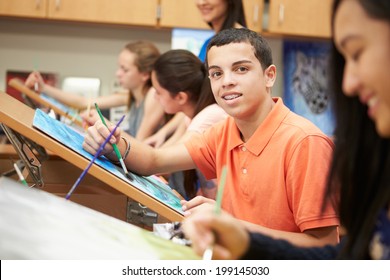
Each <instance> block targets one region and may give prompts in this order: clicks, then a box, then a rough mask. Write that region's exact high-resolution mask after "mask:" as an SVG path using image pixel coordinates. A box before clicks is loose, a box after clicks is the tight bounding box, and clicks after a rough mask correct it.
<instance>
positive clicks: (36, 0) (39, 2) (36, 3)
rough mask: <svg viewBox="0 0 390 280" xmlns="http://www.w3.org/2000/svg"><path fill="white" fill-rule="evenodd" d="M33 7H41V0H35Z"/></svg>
mask: <svg viewBox="0 0 390 280" xmlns="http://www.w3.org/2000/svg"><path fill="white" fill-rule="evenodd" d="M35 8H36V9H37V10H39V9H40V8H41V0H35Z"/></svg>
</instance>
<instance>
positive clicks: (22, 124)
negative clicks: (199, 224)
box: [0, 91, 183, 221]
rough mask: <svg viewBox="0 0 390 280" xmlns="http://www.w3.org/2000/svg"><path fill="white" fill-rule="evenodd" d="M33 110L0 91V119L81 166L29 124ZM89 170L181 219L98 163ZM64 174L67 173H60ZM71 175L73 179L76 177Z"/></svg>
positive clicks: (166, 215)
mask: <svg viewBox="0 0 390 280" xmlns="http://www.w3.org/2000/svg"><path fill="white" fill-rule="evenodd" d="M34 113H35V111H34V110H33V109H32V108H30V107H28V106H27V105H25V104H23V103H22V102H20V101H18V100H17V99H15V98H13V97H12V96H10V95H8V94H6V93H4V92H1V91H0V122H2V123H3V124H5V125H6V126H8V127H9V128H11V129H13V130H14V131H16V132H18V133H20V134H21V135H23V136H25V137H27V138H29V139H30V140H32V141H34V142H36V143H37V144H38V145H41V146H42V147H44V148H45V149H47V150H49V151H51V152H53V153H54V154H56V155H57V156H59V157H61V158H63V159H64V160H66V161H67V162H69V163H71V164H72V165H74V166H76V167H78V168H80V169H81V170H83V169H84V168H85V167H86V166H87V165H88V163H89V161H88V160H87V159H86V158H84V157H82V156H81V155H79V154H77V153H75V152H74V151H73V150H71V149H69V148H67V147H66V146H64V145H63V144H61V143H60V142H58V141H56V140H54V139H52V138H50V137H49V136H47V135H46V134H44V133H42V132H40V131H38V130H37V129H35V128H34V127H33V118H34ZM81 170H80V172H81ZM89 174H90V175H92V176H93V177H95V178H96V179H98V180H100V181H101V182H103V183H105V184H106V185H108V186H110V187H111V188H113V189H115V190H117V191H118V192H120V193H122V194H124V195H126V196H127V197H130V198H132V199H134V200H135V201H138V202H139V203H141V204H142V205H144V206H146V207H148V208H150V209H151V210H153V211H155V212H156V213H158V214H159V215H161V216H162V217H164V218H166V219H168V220H169V221H181V220H182V219H183V215H182V214H181V213H179V212H177V211H175V210H174V209H172V208H170V207H168V206H167V205H165V204H163V203H162V202H160V201H158V200H156V199H155V198H153V197H152V196H150V195H148V194H146V193H144V192H143V191H141V190H139V189H138V188H136V187H134V186H132V185H131V184H129V183H127V182H125V181H123V180H121V179H120V178H118V177H116V176H114V175H113V174H111V173H110V172H108V171H107V170H105V169H104V168H101V167H100V166H98V165H95V164H94V165H93V166H92V167H91V168H90V170H89ZM64 176H67V175H66V174H64ZM73 179H74V180H73V182H74V181H75V180H76V179H77V177H76V178H73Z"/></svg>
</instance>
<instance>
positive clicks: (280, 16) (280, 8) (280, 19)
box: [279, 4, 284, 24]
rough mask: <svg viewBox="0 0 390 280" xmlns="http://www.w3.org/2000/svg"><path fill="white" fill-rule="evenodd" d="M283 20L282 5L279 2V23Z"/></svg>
mask: <svg viewBox="0 0 390 280" xmlns="http://www.w3.org/2000/svg"><path fill="white" fill-rule="evenodd" d="M283 21H284V5H283V4H279V24H282V23H283Z"/></svg>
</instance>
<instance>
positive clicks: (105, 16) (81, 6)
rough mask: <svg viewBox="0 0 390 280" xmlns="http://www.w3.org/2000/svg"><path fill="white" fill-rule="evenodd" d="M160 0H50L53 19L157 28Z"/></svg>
mask: <svg viewBox="0 0 390 280" xmlns="http://www.w3.org/2000/svg"><path fill="white" fill-rule="evenodd" d="M157 2H158V0H143V1H140V0H49V9H48V12H49V14H48V17H49V18H51V19H61V20H71V21H88V22H98V23H114V24H131V25H143V26H155V25H156V23H157V17H156V14H157Z"/></svg>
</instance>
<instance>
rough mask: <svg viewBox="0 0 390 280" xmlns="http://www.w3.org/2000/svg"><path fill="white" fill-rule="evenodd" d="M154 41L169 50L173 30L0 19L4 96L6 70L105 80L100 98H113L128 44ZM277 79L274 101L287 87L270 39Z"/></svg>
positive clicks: (277, 48) (278, 49)
mask: <svg viewBox="0 0 390 280" xmlns="http://www.w3.org/2000/svg"><path fill="white" fill-rule="evenodd" d="M137 39H145V40H151V41H153V42H154V43H155V44H156V45H157V47H158V48H159V49H160V51H161V52H165V51H167V50H169V49H170V48H171V30H168V29H141V28H125V27H109V26H101V25H86V24H76V23H68V24H66V23H59V22H58V23H57V22H38V21H27V20H13V19H5V18H0V61H1V63H0V90H5V88H6V85H5V75H6V71H7V70H19V71H24V70H26V71H32V70H33V69H34V68H38V70H40V71H47V72H56V73H58V74H59V82H60V83H61V81H62V79H63V78H64V77H67V76H81V77H97V78H99V79H101V94H102V95H106V94H109V93H111V92H112V89H113V88H114V84H115V71H116V68H117V56H118V54H119V52H120V50H121V49H122V47H123V46H124V45H125V44H126V43H127V42H129V41H132V40H137ZM268 41H269V42H270V44H271V47H272V50H273V55H274V61H275V64H276V66H277V67H278V79H277V83H276V85H275V86H274V90H273V95H275V96H281V94H282V87H283V65H282V40H281V39H274V38H272V39H269V40H268Z"/></svg>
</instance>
